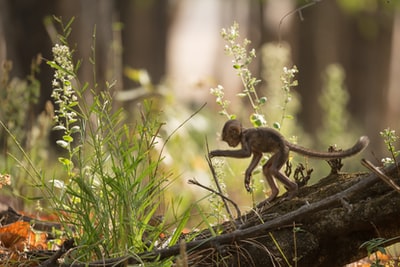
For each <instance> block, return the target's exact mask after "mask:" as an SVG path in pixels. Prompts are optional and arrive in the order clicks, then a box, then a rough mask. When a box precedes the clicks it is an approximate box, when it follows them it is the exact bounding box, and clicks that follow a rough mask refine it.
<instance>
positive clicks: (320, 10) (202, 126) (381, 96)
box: [0, 0, 400, 227]
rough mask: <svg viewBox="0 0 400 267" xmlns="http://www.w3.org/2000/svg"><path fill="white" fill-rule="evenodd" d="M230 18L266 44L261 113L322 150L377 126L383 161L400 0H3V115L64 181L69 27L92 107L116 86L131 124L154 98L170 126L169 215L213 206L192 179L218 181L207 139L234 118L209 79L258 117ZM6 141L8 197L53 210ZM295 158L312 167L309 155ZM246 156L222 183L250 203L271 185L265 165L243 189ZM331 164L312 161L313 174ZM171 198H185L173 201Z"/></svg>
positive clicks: (257, 68)
mask: <svg viewBox="0 0 400 267" xmlns="http://www.w3.org/2000/svg"><path fill="white" fill-rule="evenodd" d="M57 20H59V21H60V22H61V23H60V22H57ZM69 22H71V24H69ZM234 22H237V23H238V24H239V25H240V38H239V41H240V42H242V41H243V40H244V38H247V39H249V40H250V41H251V43H250V44H249V45H248V47H249V49H253V48H254V51H255V54H256V57H255V58H254V59H253V62H252V63H251V65H249V68H250V71H251V73H252V75H254V76H255V77H257V79H260V83H259V84H258V85H257V86H256V90H257V93H258V94H259V95H261V96H265V97H266V99H267V102H266V104H265V110H264V111H263V112H264V113H265V114H266V123H267V125H268V126H270V127H272V126H273V125H277V124H275V123H279V127H282V129H281V131H282V133H283V134H284V135H285V136H286V137H287V138H288V139H290V140H292V141H295V142H298V143H299V144H301V145H302V146H306V147H310V148H314V149H319V150H326V149H327V147H328V146H329V145H333V144H337V145H338V147H339V148H347V147H349V146H351V145H352V144H353V143H354V142H355V140H356V139H357V138H358V137H359V136H360V135H367V136H369V138H370V140H371V142H370V145H369V147H368V148H367V150H366V151H365V152H364V154H363V157H365V158H368V159H370V160H371V161H373V162H374V163H376V164H377V165H380V164H381V159H382V158H384V157H387V156H390V155H388V151H387V150H386V146H385V143H384V141H383V139H382V137H381V136H380V132H381V131H383V130H384V129H385V128H388V127H390V128H391V129H399V128H400V121H399V116H400V89H399V88H398V87H399V84H400V80H399V79H400V75H399V74H400V52H399V49H396V48H398V47H400V5H399V3H398V2H397V1H381V0H370V1H359V0H322V1H294V0H265V1H263V0H251V1H244V0H223V1H214V0H202V1H198V0H168V1H167V0H154V1H148V0H113V1H109V0H97V1H95V0H85V1H66V0H57V1H54V0H40V1H35V0H28V1H27V0H0V63H1V68H2V69H1V72H0V81H1V84H0V96H1V98H0V120H1V121H2V122H4V123H5V124H6V126H7V127H8V129H9V130H10V131H11V132H12V133H13V134H14V135H15V137H16V138H17V140H19V142H20V143H21V146H22V147H23V148H24V150H25V151H26V152H27V153H28V154H29V156H30V157H31V158H32V159H33V160H34V162H35V164H38V166H41V167H40V168H42V169H45V170H46V173H47V175H49V176H51V177H53V178H54V177H57V179H59V180H60V181H62V180H63V179H62V177H63V176H64V175H65V173H64V171H63V169H62V168H60V166H59V165H57V164H58V163H57V160H56V159H57V158H58V157H59V156H60V155H63V156H64V157H65V153H66V152H65V151H64V150H63V149H62V148H60V147H59V146H57V145H56V141H57V140H60V134H59V133H58V132H57V131H51V128H52V127H53V126H54V125H53V122H52V119H51V118H50V117H51V116H52V114H54V106H53V105H52V104H54V99H52V97H51V95H52V92H53V86H52V85H54V84H53V77H54V67H53V68H52V66H51V65H50V64H46V62H48V61H51V60H53V54H52V47H53V46H54V44H55V43H59V39H60V35H61V36H64V37H68V38H67V43H68V45H69V47H70V49H71V50H72V52H73V57H72V60H73V61H74V62H80V63H79V68H77V69H76V74H77V78H78V79H79V81H84V82H85V86H87V87H88V88H90V90H91V91H90V92H89V90H88V91H84V92H83V97H84V98H85V99H86V102H88V103H89V106H90V105H91V104H92V103H96V101H97V100H98V98H97V96H101V95H102V92H105V91H108V89H110V88H112V92H111V93H110V101H111V100H112V105H111V106H110V107H109V111H110V113H111V112H114V111H116V110H118V109H119V108H123V109H124V110H125V111H126V113H124V116H123V120H124V122H127V123H130V124H133V125H135V124H136V123H137V122H138V121H141V120H142V117H143V110H147V105H148V103H151V105H150V107H149V108H148V109H149V110H151V111H152V112H156V113H157V114H158V115H157V116H158V117H159V119H158V120H159V121H162V123H165V124H164V125H163V127H162V128H160V131H159V132H158V131H155V132H156V133H157V136H159V137H160V138H159V139H157V141H155V142H154V146H155V148H156V150H157V151H159V152H160V154H162V162H161V163H160V165H161V169H162V171H165V172H166V173H168V177H169V178H168V179H171V180H172V181H170V184H169V186H168V190H167V192H166V194H165V195H164V196H163V199H162V201H161V202H162V205H161V206H160V208H159V210H158V211H154V213H161V214H165V215H166V216H169V218H170V220H171V221H173V219H172V218H175V219H176V217H179V216H180V215H177V214H180V213H181V212H183V210H185V209H186V208H187V207H189V206H190V205H191V203H193V202H197V201H199V206H205V207H208V206H209V205H210V202H207V201H203V202H202V201H200V200H203V199H209V198H208V197H209V196H208V194H207V192H205V191H204V190H200V189H199V188H198V187H195V186H193V185H189V184H188V183H187V180H189V179H193V178H194V179H196V180H197V181H199V182H201V183H202V184H205V185H208V184H211V183H212V181H211V178H210V177H211V176H210V171H209V168H208V165H207V161H206V159H205V155H207V146H206V143H208V146H209V148H210V149H214V148H220V147H221V148H223V147H225V148H226V145H224V144H222V142H221V141H220V131H221V128H222V126H223V124H224V122H225V121H226V119H227V117H226V116H221V115H218V114H219V113H220V110H221V106H220V105H219V104H218V102H217V101H216V96H215V94H214V95H213V94H210V88H214V89H215V88H220V87H223V88H224V95H223V97H224V99H225V100H228V101H229V102H230V104H229V106H228V111H229V113H230V114H235V115H236V116H237V117H238V118H239V119H240V120H241V121H242V122H243V124H244V125H245V126H246V127H251V126H252V125H251V123H250V120H249V118H250V114H251V113H252V112H253V111H252V110H253V108H252V107H251V105H250V104H249V102H248V101H247V100H246V99H245V98H241V97H238V96H237V95H238V94H239V93H241V92H242V90H243V84H242V81H241V79H240V77H239V76H238V75H237V72H236V71H237V70H235V68H232V65H233V64H232V57H230V56H227V55H226V53H224V47H226V42H225V41H224V40H223V38H221V34H220V32H221V29H222V28H227V29H228V28H229V27H230V26H231V25H233V23H234ZM293 66H296V67H297V70H298V73H296V74H295V78H293V79H294V80H297V82H298V84H297V85H296V86H291V88H290V91H286V93H285V92H283V91H282V88H284V85H283V84H282V75H284V68H285V67H286V68H289V69H291V68H292V67H293ZM104 99H107V97H104ZM217 99H218V98H217ZM50 103H52V104H50ZM205 103H206V105H205V107H203V108H202V109H200V108H201V107H202V106H203V105H204V104H205ZM143 107H145V108H143ZM55 108H57V106H56V107H55ZM282 114H285V116H284V115H282ZM188 119H189V120H188ZM186 120H188V121H187V122H185V121H186ZM184 122H185V123H184ZM124 138H128V137H124ZM128 139H129V138H128ZM0 142H1V155H0V173H8V174H10V175H11V177H12V178H13V179H12V180H11V185H10V186H8V187H5V188H3V189H1V190H2V192H1V194H0V201H1V204H3V205H5V206H8V205H10V206H12V207H14V208H15V209H16V210H21V211H22V210H25V211H27V212H31V213H33V212H38V211H42V210H41V209H43V208H44V209H45V211H46V212H48V213H51V209H47V208H48V203H47V202H46V201H45V200H41V195H42V191H40V190H38V189H37V188H36V186H34V185H33V184H32V183H31V181H30V178H29V177H27V175H26V173H25V171H24V170H23V168H21V166H20V165H21V164H20V163H21V161H22V163H23V160H22V157H23V155H21V154H20V153H21V152H20V151H19V149H18V148H16V147H15V145H14V143H15V142H14V140H12V139H11V138H10V137H9V135H8V134H7V132H6V131H5V130H4V129H0ZM10 154H12V155H13V157H14V158H10V156H9V155H10ZM360 158H361V157H356V159H354V160H352V162H347V161H346V164H345V167H344V170H345V171H360V170H364V169H362V167H361V166H360V164H359V163H358V162H359V159H360ZM296 160H297V161H299V162H304V161H306V163H307V164H309V166H310V167H311V168H313V161H312V160H305V159H304V158H302V157H299V158H298V159H296ZM248 162H249V161H248V160H247V159H246V160H242V161H238V160H235V159H233V160H230V159H229V160H227V161H226V163H224V164H226V165H224V166H223V167H221V168H223V169H224V172H225V174H224V176H225V181H224V183H225V184H226V188H225V189H224V190H226V191H227V193H228V195H229V196H231V198H232V199H233V200H234V201H235V202H236V203H238V204H239V205H240V207H241V208H243V210H248V209H250V208H251V207H252V206H253V204H254V202H258V201H260V200H263V199H264V198H265V194H264V192H263V191H265V193H267V192H268V188H265V187H264V186H263V182H262V177H261V175H259V174H258V175H256V176H255V177H256V180H257V182H256V185H255V186H258V188H259V189H258V190H256V192H255V193H254V195H250V194H247V193H246V192H245V190H244V188H243V182H242V173H243V172H244V170H245V168H246V166H247V165H248ZM17 163H19V164H17ZM64 163H65V162H64ZM64 167H65V166H64ZM327 167H328V166H327ZM328 172H329V169H327V170H324V169H319V170H315V171H314V173H313V176H312V177H313V178H314V179H318V178H320V177H324V175H327V174H328ZM37 200H40V201H37ZM171 202H172V203H174V202H176V203H175V204H177V203H179V205H178V206H179V208H177V210H173V211H171V210H169V207H172V206H174V204H170V203H171ZM211 204H212V205H214V206H213V208H215V209H218V207H217V206H218V205H217V204H213V203H212V200H211ZM219 208H220V207H219ZM167 210H168V212H170V213H171V214H167ZM210 213H213V212H210ZM216 213H217V212H215V214H216ZM191 214H192V217H190V219H189V218H187V220H188V221H189V224H188V225H189V226H190V227H195V226H198V222H199V221H200V219H201V217H203V216H204V214H203V213H202V212H193V211H191ZM215 214H213V215H215ZM222 217H223V216H222ZM222 217H221V218H218V216H216V218H213V219H215V221H221V220H223V219H225V218H222Z"/></svg>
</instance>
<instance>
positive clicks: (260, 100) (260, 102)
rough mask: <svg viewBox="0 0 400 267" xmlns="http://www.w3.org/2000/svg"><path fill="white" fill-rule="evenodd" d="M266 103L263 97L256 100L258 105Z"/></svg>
mask: <svg viewBox="0 0 400 267" xmlns="http://www.w3.org/2000/svg"><path fill="white" fill-rule="evenodd" d="M266 102H267V98H266V97H265V96H263V97H261V98H260V99H259V100H258V104H260V105H263V104H265V103H266Z"/></svg>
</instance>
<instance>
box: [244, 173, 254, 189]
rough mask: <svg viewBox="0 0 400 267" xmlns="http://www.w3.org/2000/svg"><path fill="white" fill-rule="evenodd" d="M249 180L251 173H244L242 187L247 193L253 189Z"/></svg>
mask: <svg viewBox="0 0 400 267" xmlns="http://www.w3.org/2000/svg"><path fill="white" fill-rule="evenodd" d="M250 181H251V173H250V174H248V173H246V175H245V177H244V187H245V188H246V190H247V192H249V193H251V192H252V191H253V189H252V188H251V187H250Z"/></svg>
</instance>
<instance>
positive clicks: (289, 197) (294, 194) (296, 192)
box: [284, 188, 299, 200]
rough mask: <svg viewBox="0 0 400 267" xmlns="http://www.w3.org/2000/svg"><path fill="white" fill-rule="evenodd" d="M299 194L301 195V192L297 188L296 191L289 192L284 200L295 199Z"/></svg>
mask: <svg viewBox="0 0 400 267" xmlns="http://www.w3.org/2000/svg"><path fill="white" fill-rule="evenodd" d="M298 193H299V190H298V189H297V188H296V190H291V191H287V196H286V197H285V198H284V200H290V199H292V198H294V197H295V196H297V194H298Z"/></svg>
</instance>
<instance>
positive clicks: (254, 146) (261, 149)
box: [209, 120, 369, 202]
mask: <svg viewBox="0 0 400 267" xmlns="http://www.w3.org/2000/svg"><path fill="white" fill-rule="evenodd" d="M222 141H224V142H226V143H228V145H229V146H230V147H237V146H238V145H239V144H241V147H242V148H241V149H238V150H212V151H211V152H210V153H209V156H210V158H213V157H232V158H248V157H250V156H251V155H252V154H253V158H252V160H251V162H250V164H249V166H248V168H247V169H246V171H245V176H244V185H245V188H246V190H247V191H248V192H251V187H250V180H251V175H252V172H253V170H254V169H255V168H256V167H257V165H258V163H259V162H260V160H261V158H262V156H263V153H271V157H270V158H269V159H268V161H267V162H266V163H265V164H264V165H263V167H262V171H263V174H264V176H265V179H266V181H267V182H268V185H269V186H270V188H271V195H270V196H269V197H268V198H267V201H268V202H271V201H273V200H274V199H275V198H276V197H277V196H278V194H279V189H278V187H277V184H276V181H275V179H274V178H276V179H278V180H279V181H280V182H281V183H283V185H284V186H285V188H286V189H287V191H288V195H287V197H286V198H287V199H292V198H293V197H295V196H296V195H297V192H298V185H297V184H296V183H295V182H293V181H291V180H290V179H289V178H288V177H287V176H286V175H285V174H283V173H281V172H280V169H281V168H282V166H283V165H284V164H285V163H286V162H287V160H288V158H289V151H294V152H296V153H299V154H302V155H305V156H309V157H314V158H320V159H337V158H345V157H350V156H353V155H355V154H357V153H359V152H361V151H362V150H363V149H364V148H366V147H367V146H368V144H369V139H368V137H367V136H361V137H360V139H359V140H358V141H357V143H355V145H354V146H353V147H351V148H349V149H346V150H343V151H335V152H318V151H313V150H310V149H308V148H305V147H302V146H299V145H295V144H293V143H290V142H288V141H287V140H286V139H285V138H284V137H283V135H282V134H281V133H279V132H278V131H277V130H275V129H272V128H268V127H259V128H248V129H246V128H243V127H242V124H241V123H240V121H238V120H228V121H227V122H226V123H225V125H224V127H223V129H222Z"/></svg>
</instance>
